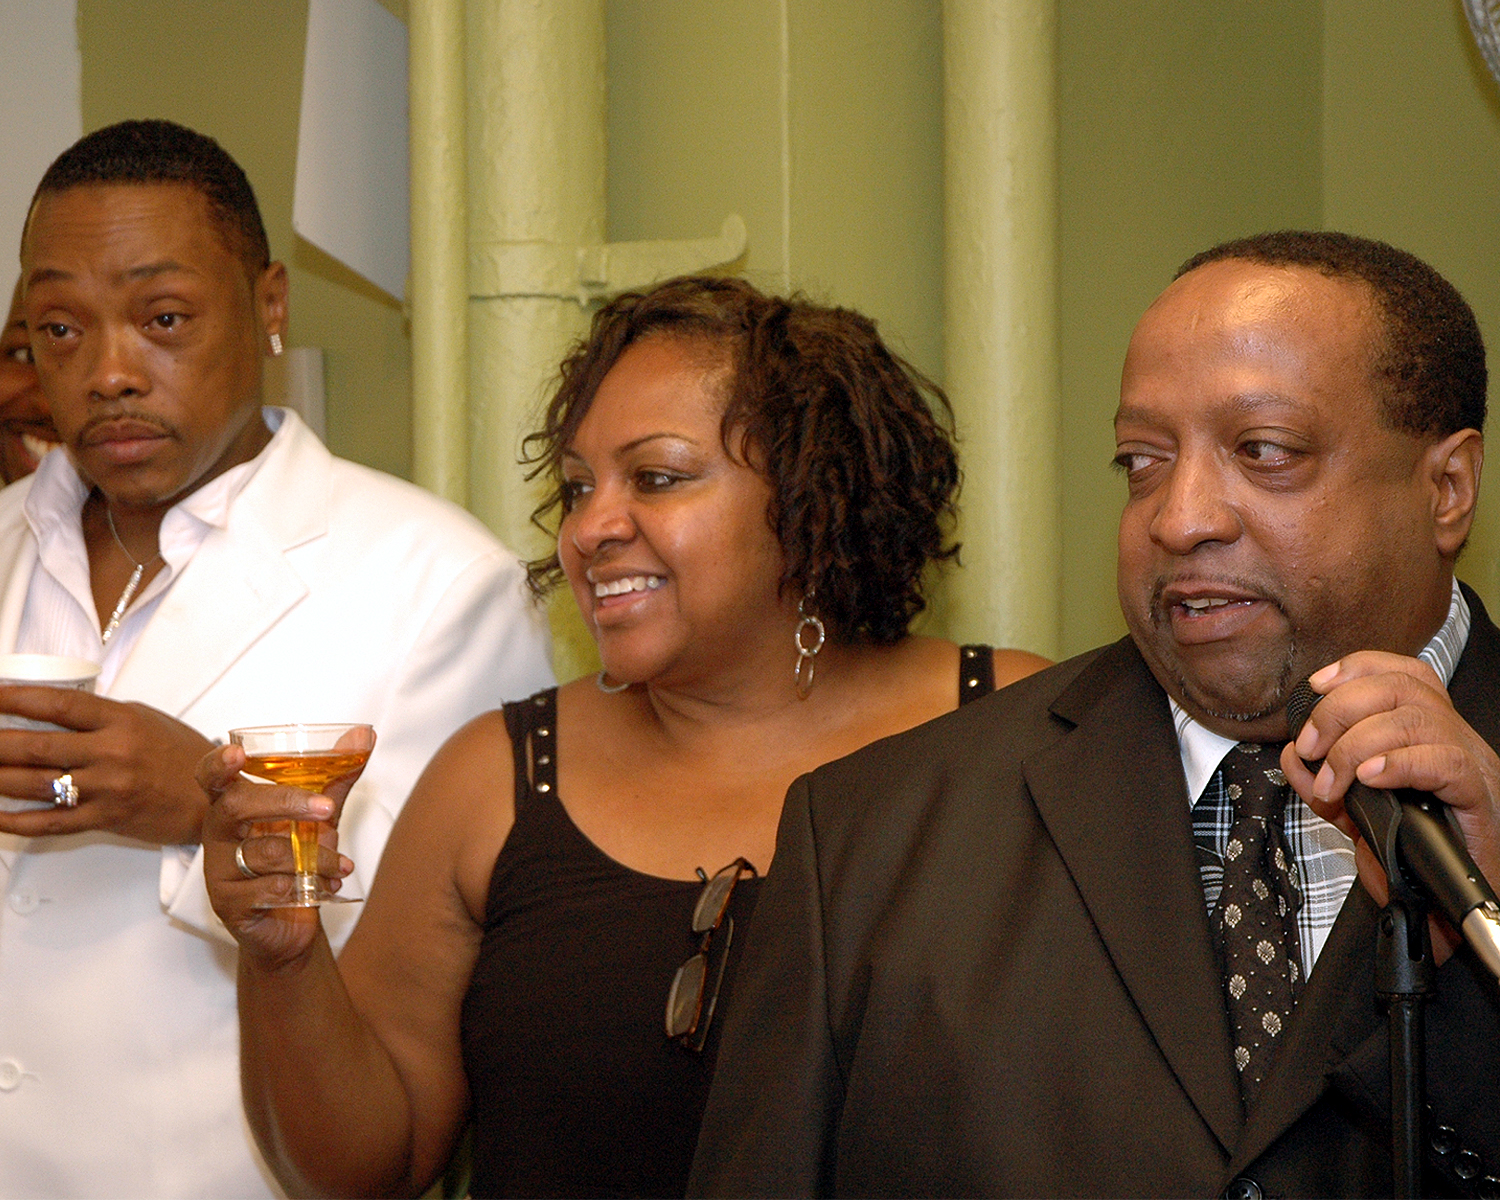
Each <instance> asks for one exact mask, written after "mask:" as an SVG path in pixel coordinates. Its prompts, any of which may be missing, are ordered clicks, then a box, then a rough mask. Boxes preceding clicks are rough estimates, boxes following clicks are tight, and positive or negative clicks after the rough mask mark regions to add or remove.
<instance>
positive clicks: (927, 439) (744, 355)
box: [523, 276, 959, 645]
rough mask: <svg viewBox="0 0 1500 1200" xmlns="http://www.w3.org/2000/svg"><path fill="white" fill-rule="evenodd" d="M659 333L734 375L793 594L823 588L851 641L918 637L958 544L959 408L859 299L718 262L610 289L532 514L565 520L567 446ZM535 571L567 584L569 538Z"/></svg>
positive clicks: (828, 608)
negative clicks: (722, 270) (699, 271)
mask: <svg viewBox="0 0 1500 1200" xmlns="http://www.w3.org/2000/svg"><path fill="white" fill-rule="evenodd" d="M646 338H672V339H674V340H678V341H681V342H683V343H686V344H687V345H689V346H694V345H698V346H702V347H703V351H704V353H703V361H704V364H705V369H706V370H708V371H716V372H718V373H719V374H721V375H722V376H723V379H722V382H721V383H720V384H719V386H720V387H721V388H722V390H723V395H724V414H723V417H722V419H721V422H720V435H721V437H722V438H723V441H724V445H725V448H726V449H727V450H729V451H730V453H731V454H735V455H736V456H738V457H742V458H743V460H744V461H748V462H749V463H751V465H753V466H754V467H755V468H756V469H757V470H758V471H759V472H760V473H761V475H763V476H764V477H765V479H766V480H767V482H768V483H769V484H770V485H771V501H770V506H769V510H768V511H767V513H766V520H767V522H768V523H769V524H770V526H771V529H772V530H773V531H774V532H775V534H776V539H777V541H778V543H779V544H780V546H781V553H782V576H781V580H780V586H781V590H782V594H783V595H785V594H791V595H793V596H798V597H808V598H809V605H808V611H809V612H812V613H815V614H816V615H817V616H819V617H821V618H822V619H823V620H824V621H826V622H827V623H828V628H829V636H830V637H832V638H834V639H835V640H837V641H841V642H874V643H877V644H887V645H888V644H890V643H893V642H896V641H899V640H900V639H901V638H903V637H905V636H906V632H907V627H908V626H909V625H910V623H911V620H912V618H913V617H915V616H916V614H917V613H919V612H920V611H921V610H922V609H923V608H924V607H925V600H924V598H923V589H924V578H923V576H924V574H925V572H926V569H927V567H928V565H929V564H930V563H933V562H937V561H942V560H945V559H949V558H952V557H954V556H955V555H956V554H957V553H958V546H957V545H956V544H952V543H950V542H949V537H948V535H949V533H950V531H951V527H952V524H953V521H954V517H955V509H954V498H955V496H956V494H957V491H958V486H959V470H958V455H957V452H956V451H955V450H954V447H953V436H952V432H951V429H950V425H951V420H952V412H951V410H950V409H949V406H948V400H947V397H946V396H944V395H943V392H942V389H941V388H939V387H938V386H937V385H936V384H934V383H933V382H932V381H931V380H929V379H927V378H926V377H924V376H923V375H922V374H920V373H919V372H918V371H916V370H915V369H914V368H913V367H912V366H910V365H909V364H908V363H906V362H904V361H903V360H902V359H901V358H899V357H898V356H897V355H895V354H893V353H891V351H890V350H889V349H888V348H887V347H886V345H885V343H884V342H882V341H881V339H880V335H879V333H878V332H877V331H876V328H875V323H874V322H873V321H871V320H870V319H869V318H868V317H865V316H862V315H860V314H859V313H857V312H853V311H852V310H850V309H847V308H833V307H829V306H826V305H822V304H816V303H813V302H812V301H810V300H807V299H805V298H804V297H801V296H792V297H789V298H783V297H780V296H768V295H766V294H764V293H762V292H760V291H758V290H757V289H756V288H754V287H752V286H751V285H750V284H748V283H746V282H745V281H744V280H743V279H733V278H723V277H717V276H683V277H681V278H678V279H671V280H668V281H667V282H665V283H662V284H660V285H658V286H657V287H655V288H652V289H650V290H649V291H645V292H627V293H625V294H624V295H622V296H619V297H617V298H616V299H614V300H611V301H610V302H609V303H608V304H607V305H605V306H604V307H603V308H602V309H601V310H600V311H599V312H598V313H597V314H595V316H594V321H593V327H592V329H591V330H590V332H589V336H588V338H587V339H586V340H584V341H581V342H579V343H578V344H577V345H575V346H574V348H573V350H572V352H571V353H570V354H569V355H568V357H567V358H565V359H564V360H563V363H562V368H561V380H560V381H559V383H558V386H557V390H556V392H555V393H554V394H553V396H552V400H551V402H550V404H548V406H547V410H546V413H545V415H544V417H543V420H542V427H541V429H539V430H538V431H537V432H535V433H533V434H530V435H529V436H528V437H527V438H526V441H525V447H526V449H525V455H524V458H523V461H525V462H527V463H530V464H532V465H533V470H532V472H531V474H530V475H529V476H528V478H533V477H535V476H536V475H539V474H543V475H545V476H546V477H547V479H548V482H549V483H550V484H551V485H552V486H551V489H550V491H549V494H548V495H547V498H546V499H545V500H544V501H543V503H542V504H541V505H540V506H539V507H538V508H537V510H536V512H534V513H533V514H532V520H533V521H535V522H536V523H537V524H538V525H540V526H541V527H542V528H544V529H547V530H548V532H549V533H551V532H554V530H552V529H549V528H548V526H547V524H546V523H545V519H546V518H548V517H549V516H550V515H551V514H552V513H553V512H559V511H565V510H566V506H567V495H566V492H565V490H564V488H563V486H562V470H561V468H562V457H563V454H564V452H565V451H566V450H567V449H568V447H569V446H570V445H571V443H572V441H573V437H574V435H575V434H576V432H577V430H578V426H579V424H580V423H581V422H582V421H583V418H584V416H585V415H587V413H588V410H589V408H590V406H591V405H592V404H593V402H594V396H595V394H596V393H597V392H598V390H599V385H600V384H601V383H602V382H603V381H604V377H605V375H607V374H608V373H609V370H610V368H611V367H613V366H614V365H615V363H617V362H618V361H619V360H620V357H621V355H623V354H624V353H625V351H626V350H627V349H628V348H629V347H630V346H631V345H633V344H634V343H636V342H638V341H641V340H643V339H646ZM725 368H727V369H725ZM731 443H733V444H731ZM528 575H529V578H530V582H531V585H532V588H533V590H534V591H536V592H537V593H538V594H540V593H542V592H544V591H546V590H547V589H548V588H550V587H552V586H553V585H555V584H556V583H558V582H559V581H560V579H561V575H562V570H561V567H560V565H559V562H558V558H557V554H556V552H555V551H554V553H553V554H551V555H550V556H548V557H547V558H543V559H539V560H537V561H536V562H533V563H530V564H528Z"/></svg>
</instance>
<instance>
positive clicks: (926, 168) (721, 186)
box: [605, 0, 943, 374]
mask: <svg viewBox="0 0 1500 1200" xmlns="http://www.w3.org/2000/svg"><path fill="white" fill-rule="evenodd" d="M605 11H606V14H607V19H608V26H607V28H608V39H609V41H608V51H607V53H608V64H609V65H608V72H609V237H610V239H611V240H619V241H626V240H633V239H638V238H668V237H699V236H703V235H705V234H710V233H713V232H715V231H717V230H718V228H719V223H720V221H722V220H723V218H724V215H725V214H726V213H729V212H738V213H740V214H741V215H742V216H743V217H744V218H745V222H746V225H747V227H748V229H749V251H748V255H747V259H746V263H745V266H746V270H747V274H748V275H749V277H750V278H751V279H753V280H754V281H755V282H756V283H757V284H759V285H760V286H763V287H767V288H771V289H785V288H786V287H787V286H788V285H790V286H791V287H794V288H800V289H802V290H804V291H806V292H808V293H809V294H810V295H812V296H813V297H815V298H817V299H821V300H825V301H829V302H833V303H837V304H844V305H850V306H853V307H855V308H859V309H861V310H863V311H864V312H867V313H868V314H869V315H871V316H872V317H874V318H875V319H876V320H877V321H879V322H880V327H881V330H882V332H883V333H884V334H885V335H886V337H887V338H889V339H890V341H891V342H892V344H893V345H895V346H896V347H897V348H898V349H900V350H901V351H903V352H904V353H906V354H907V355H908V356H909V357H910V358H911V359H912V360H913V361H914V362H915V363H916V364H917V365H918V366H919V367H921V368H922V369H923V370H926V371H929V372H932V373H934V374H936V373H939V372H940V371H941V366H942V361H941V360H942V197H943V181H942V154H943V146H942V133H943V130H942V103H943V97H942V29H941V24H940V18H941V9H940V6H939V4H938V3H937V2H936V0H881V3H879V4H864V3H858V2H853V0H844V2H842V3H833V2H829V0H822V2H814V0H786V2H785V4H784V5H783V3H781V2H780V0H694V3H691V4H684V3H682V2H681V0H608V2H607V4H606V10H605ZM783 13H784V14H785V23H784V24H783Z"/></svg>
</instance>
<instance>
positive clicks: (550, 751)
mask: <svg viewBox="0 0 1500 1200" xmlns="http://www.w3.org/2000/svg"><path fill="white" fill-rule="evenodd" d="M959 662H960V672H959V700H960V703H964V702H967V701H968V700H971V699H975V698H977V697H979V696H982V695H985V694H987V693H988V692H990V691H992V690H993V689H994V672H993V663H992V661H991V657H990V652H989V647H987V646H986V647H973V646H965V647H964V648H963V652H962V653H961V654H960V658H959ZM556 713H557V689H556V688H552V689H549V690H548V691H545V692H540V693H538V694H537V695H535V696H533V697H531V698H530V699H529V700H523V701H518V702H516V703H513V704H507V705H506V706H505V723H506V728H507V729H508V730H509V732H510V736H511V743H512V745H513V746H514V747H515V755H516V759H515V764H516V765H515V780H516V790H515V807H516V816H515V824H514V826H513V827H512V829H511V832H510V836H509V837H508V838H507V839H506V842H505V845H504V847H503V848H502V849H501V851H500V855H499V857H498V858H497V859H496V861H495V870H494V873H493V875H492V877H491V879H490V890H489V897H488V901H487V904H486V909H485V921H484V934H483V940H482V941H481V944H480V948H479V955H478V958H477V960H476V962H475V964H474V975H473V978H472V979H471V981H470V984H469V990H468V993H467V995H466V996H465V997H464V1004H463V1015H462V1026H461V1028H462V1039H463V1058H464V1068H465V1071H466V1072H467V1074H468V1079H469V1089H470V1094H471V1096H472V1118H473V1123H474V1126H475V1138H474V1160H473V1176H472V1179H471V1185H470V1186H471V1194H472V1195H474V1196H681V1195H682V1194H683V1193H684V1191H685V1190H686V1188H687V1177H688V1169H689V1168H690V1167H691V1165H692V1160H693V1149H694V1146H695V1145H696V1143H697V1139H698V1126H699V1123H700V1122H701V1121H702V1117H703V1107H704V1104H705V1103H706V1101H707V1099H708V1085H709V1082H710V1081H711V1079H712V1077H713V1065H714V1059H715V1056H716V1055H717V1053H718V1040H719V1030H720V1029H721V1028H722V1025H723V1014H724V1009H725V1000H726V997H727V995H728V993H729V989H730V985H731V982H732V979H733V974H734V970H735V965H736V961H737V959H738V956H739V952H740V950H741V949H742V948H743V946H744V935H745V931H746V929H747V927H748V922H749V918H750V914H751V911H752V909H753V907H754V903H755V896H756V891H757V885H758V884H759V880H758V879H754V878H745V879H742V880H741V881H740V883H739V885H738V886H737V887H736V888H735V890H734V895H733V897H732V899H731V901H730V910H729V911H730V916H732V917H733V919H734V926H735V928H734V936H733V938H732V940H731V943H730V947H729V961H728V965H727V967H726V970H725V973H724V980H723V984H722V986H721V988H720V992H719V1002H718V1007H717V1010H716V1012H715V1014H714V1018H713V1021H712V1024H711V1025H710V1027H709V1034H708V1041H707V1044H706V1045H705V1046H704V1048H703V1051H702V1053H694V1052H692V1051H690V1050H687V1049H685V1048H684V1047H682V1046H681V1045H680V1044H678V1043H677V1042H675V1041H670V1040H669V1039H668V1038H667V1036H666V1030H665V1028H664V1020H665V1011H666V1003H667V992H668V990H669V989H670V988H671V985H672V977H673V975H674V974H675V973H676V971H677V968H678V967H679V966H681V965H682V963H683V962H684V961H686V960H687V959H688V958H689V957H691V956H692V954H693V953H694V952H695V951H696V950H697V948H698V938H697V937H696V936H695V935H693V934H692V932H691V919H692V912H693V906H694V905H695V904H696V903H697V900H698V895H699V893H700V892H701V891H702V887H703V885H702V884H701V883H699V882H697V881H695V880H687V881H682V880H675V879H660V878H657V877H655V876H651V875H643V874H641V873H640V872H638V871H632V870H631V869H630V868H628V867H625V866H623V865H621V864H620V863H618V862H616V861H615V860H614V859H612V858H610V857H609V856H608V855H606V854H605V853H604V852H603V851H601V850H600V849H599V848H598V847H597V846H595V845H594V844H593V843H592V842H591V841H589V840H588V838H586V837H584V835H583V834H582V833H581V832H580V831H579V829H578V827H577V826H576V825H574V824H573V822H572V819H571V818H570V817H569V816H568V813H567V810H566V809H565V808H564V807H563V806H562V804H561V803H560V802H559V801H558V798H557V756H556V752H555V745H556V740H557V739H556V719H557V718H556ZM528 762H530V763H531V764H533V766H532V769H531V772H530V778H529V779H528V771H527V763H528ZM702 865H703V867H704V869H705V870H706V871H707V872H708V873H709V874H712V873H713V872H714V871H716V870H717V869H718V868H720V867H722V866H724V865H725V864H723V863H704V864H702Z"/></svg>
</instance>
